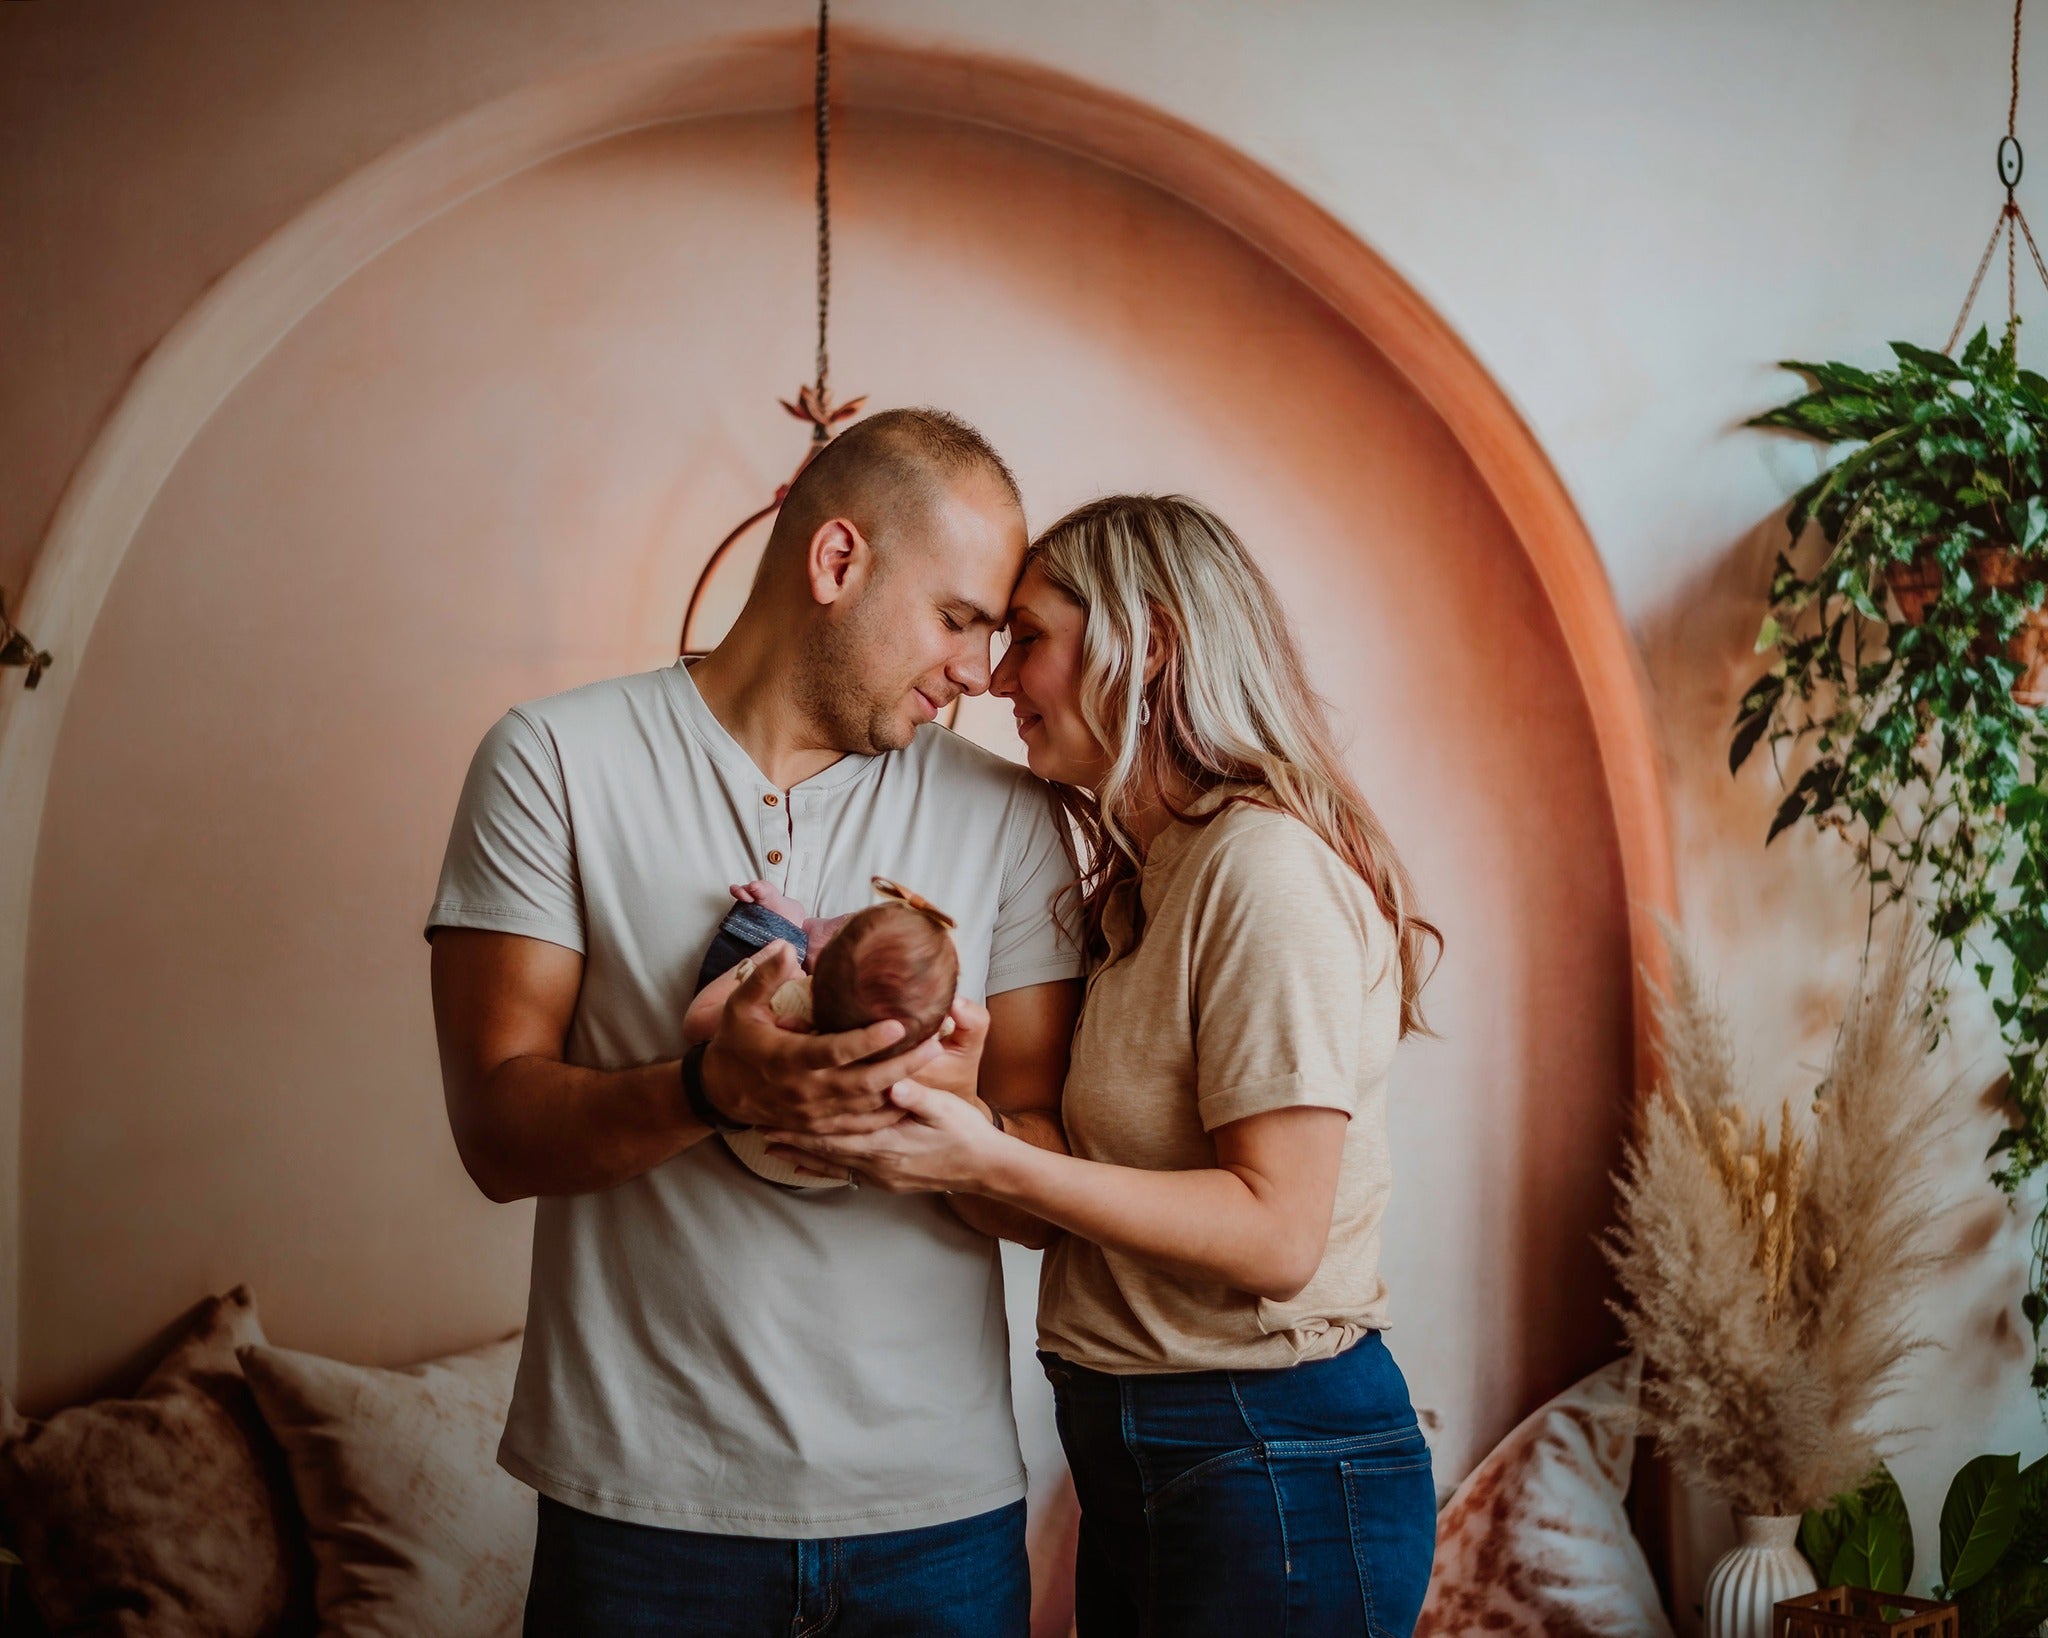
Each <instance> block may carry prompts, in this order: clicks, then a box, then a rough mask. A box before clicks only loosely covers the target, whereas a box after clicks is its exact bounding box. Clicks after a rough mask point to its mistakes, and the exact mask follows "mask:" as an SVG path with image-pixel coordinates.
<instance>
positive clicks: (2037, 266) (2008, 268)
mask: <svg viewBox="0 0 2048 1638" xmlns="http://www.w3.org/2000/svg"><path fill="white" fill-rule="evenodd" d="M2026 4H2027V0H2013V8H2012V95H2011V96H2010V97H2008V98H2007V100H2006V105H2005V135H2004V136H2003V137H2002V138H2000V139H1999V143H1998V180H1999V181H2000V182H2002V183H2003V184H2004V185H2005V203H2004V204H2002V205H2000V206H1999V207H1998V220H1997V221H1996V222H1994V223H1993V224H1992V226H1991V238H1990V239H1989V241H1987V242H1986V244H1985V246H1984V254H1983V255H1982V256H1981V257H1979V258H1978V260H1977V271H1976V274H1975V275H1974V276H1973V277H1972V278H1971V280H1970V293H1969V294H1968V295H1967V296H1965V297H1964V298H1963V310H1962V311H1961V312H1960V313H1958V314H1957V315H1956V324H1955V328H1954V329H1953V330H1951V331H1949V333H1948V344H1947V345H1946V346H1944V347H1943V348H1942V349H1941V350H1942V351H1943V352H1944V353H1952V352H1954V351H1955V350H1956V343H1957V342H1959V341H1961V340H1962V339H1963V327H1964V326H1965V325H1967V324H1968V323H1969V322H1970V310H1971V309H1972V308H1973V307H1975V306H1976V305H1977V292H1978V291H1979V290H1980V289H1982V288H1983V285H1984V275H1985V273H1986V272H1987V271H1988V270H1989V268H1990V266H1991V258H1992V257H1993V256H1994V255H1996V254H1997V252H1998V241H1999V240H2000V239H2001V238H2002V239H2004V240H2005V316H2006V322H2007V324H2008V325H2010V324H2012V323H2014V322H2016V321H2017V320H2018V318H2019V311H2020V288H2019V246H2020V240H2021V239H2022V238H2024V239H2025V240H2026V241H2027V254H2028V255H2029V256H2031V257H2032V258H2033V261H2034V271H2035V272H2037V273H2039V274H2040V275H2041V283H2042V285H2043V286H2044V287H2048V262H2043V261H2042V259H2041V247H2040V246H2039V245H2037V244H2036V243H2035V242H2034V230H2033V229H2032V228H2031V227H2029V226H2028V225H2027V213H2026V212H2025V211H2023V210H2021V209H2020V202H2019V197H2018V194H2017V193H2016V191H2015V190H2016V189H2017V188H2018V187H2019V185H2020V173H2021V171H2022V170H2024V169H2025V165H2026V156H2025V155H2024V154H2023V153H2021V151H2020V139H2019V117H2020V23H2021V20H2022V16H2023V14H2024V12H2025V10H2026Z"/></svg>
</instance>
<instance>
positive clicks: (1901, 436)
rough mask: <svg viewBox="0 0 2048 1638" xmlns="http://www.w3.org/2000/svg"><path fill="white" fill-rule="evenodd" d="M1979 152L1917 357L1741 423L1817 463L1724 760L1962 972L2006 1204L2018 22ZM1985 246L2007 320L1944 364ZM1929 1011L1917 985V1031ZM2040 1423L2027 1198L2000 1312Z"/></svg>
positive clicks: (2025, 553)
mask: <svg viewBox="0 0 2048 1638" xmlns="http://www.w3.org/2000/svg"><path fill="white" fill-rule="evenodd" d="M2024 11H2025V0H2014V4H2013V14H2012V62H2011V95H2010V98H2009V100H2008V101H2007V103H2006V112H2005V135H2004V137H2003V138H2002V139H2001V140H2000V142H1999V144H1998V179H1999V182H2000V183H2001V184H2002V186H2003V188H2004V191H2005V198H2004V201H2003V202H2002V203H2001V204H2000V206H1999V208H1998V216H1997V219H1996V221H1995V222H1994V223H1993V224H1992V229H1991V237H1990V239H1989V241H1988V242H1987V243H1986V244H1985V246H1984V254H1983V255H1982V256H1981V257H1980V258H1979V259H1978V262H1977V271H1976V274H1975V276H1974V277H1973V278H1972V279H1971V281H1970V289H1969V293H1968V295H1966V296H1965V297H1964V298H1963V308H1962V311H1961V313H1959V314H1958V315H1957V317H1956V322H1955V327H1954V328H1953V329H1952V330H1951V331H1950V332H1949V338H1948V345H1947V346H1945V347H1944V348H1943V349H1942V350H1941V351H1940V352H1938V353H1937V352H1933V351H1930V350H1929V349H1927V348H1925V347H1915V346H1913V345H1912V344H1911V343H1908V342H1903V341H1895V342H1893V343H1892V344H1891V348H1892V353H1893V356H1894V358H1895V360H1896V362H1895V363H1894V364H1893V366H1892V367H1891V368H1889V369H1884V370H1862V369H1858V368H1856V367H1854V366H1853V365H1849V364H1840V363H1829V364H1802V363H1788V364H1787V365H1786V366H1785V368H1787V369H1790V370H1796V371H1798V372H1799V373H1800V374H1802V375H1804V376H1805V377H1806V378H1807V381H1808V383H1809V390H1808V391H1807V392H1805V393H1802V394H1801V395H1800V396H1799V397H1797V398H1795V399H1793V400H1792V401H1791V402H1790V403H1787V404H1783V405H1780V406H1779V407H1778V408H1777V409H1774V410H1771V411H1769V412H1768V413H1766V414H1764V415H1760V416H1758V417H1756V419H1755V420H1754V421H1752V422H1751V423H1750V424H1751V425H1753V426H1762V427H1775V428H1779V429H1782V430H1784V431H1787V432H1793V433H1799V434H1802V435H1804V436H1806V437H1809V438H1813V439H1816V440H1818V441H1819V442H1821V443H1823V444H1826V445H1828V446H1830V447H1831V448H1833V449H1835V450H1837V451H1839V455H1838V458H1837V459H1836V460H1835V462H1834V464H1833V465H1832V466H1831V467H1829V468H1828V470H1826V471H1824V472H1822V473H1821V474H1820V476H1818V477H1817V478H1815V479H1814V480H1813V481H1812V482H1811V483H1809V484H1807V485H1806V487H1805V488H1803V489H1801V490H1800V491H1799V493H1798V494H1797V495H1795V496H1794V497H1793V498H1792V506H1791V511H1790V514H1789V516H1788V518H1787V523H1788V528H1789V532H1790V536H1791V539H1790V543H1789V546H1788V549H1787V550H1786V551H1783V552H1780V553H1779V554H1778V559H1777V565H1776V568H1775V570H1774V572H1773V574H1772V576H1771V592H1770V609H1769V612H1768V613H1767V614H1766V615H1765V618H1764V622H1763V629H1762V630H1761V631H1760V632H1759V633H1758V634H1757V642H1756V647H1757V651H1758V652H1759V653H1769V654H1771V655H1772V661H1771V667H1770V669H1769V670H1768V671H1767V672H1765V673H1764V675H1763V676H1761V677H1759V678H1758V679H1757V680H1756V682H1754V683H1753V684H1751V686H1750V688H1749V690H1748V692H1747V693H1745V694H1744V695H1743V697H1742V704H1741V706H1740V707H1739V708H1738V710H1737V712H1736V718H1735V726H1734V739H1733V742H1732V744H1731V745H1730V746H1729V753H1728V766H1729V769H1730V770H1731V771H1734V770H1737V769H1740V768H1741V767H1742V765H1743V763H1744V762H1745V761H1746V760H1748V758H1749V756H1750V755H1751V753H1752V752H1754V751H1755V750H1756V748H1757V746H1758V745H1760V744H1768V745H1769V746H1770V749H1771V753H1772V755H1773V757H1774V759H1775V760H1776V762H1777V765H1778V768H1779V772H1780V774H1781V775H1782V774H1784V773H1785V772H1786V770H1787V767H1788V764H1789V765H1790V766H1792V767H1796V768H1797V769H1798V774H1797V777H1796V778H1795V779H1794V780H1793V781H1792V782H1791V787H1790V789H1789V790H1788V791H1787V793H1786V796H1785V799H1784V801H1783V802H1782V803H1781V804H1780V806H1779V808H1778V811H1777V813H1776V815H1775V816H1774V817H1773V818H1772V820H1771V826H1770V831H1769V833H1768V835H1767V836H1766V837H1765V841H1766V843H1768V842H1770V841H1772V840H1775V839H1776V838H1777V837H1778V836H1779V835H1781V834H1782V833H1783V832H1784V831H1785V830H1787V829H1788V828H1790V827H1791V826H1793V825H1797V824H1801V823H1806V824H1812V825H1814V826H1817V827H1818V828H1820V829H1822V830H1827V831H1832V832H1834V833H1835V834H1837V835H1839V836H1840V837H1841V838H1842V839H1843V840H1844V841H1846V842H1847V843H1848V845H1849V847H1850V849H1851V851H1852V852H1853V853H1854V855H1855V858H1856V862H1857V864H1858V865H1859V866H1860V867H1861V869H1862V873H1863V878H1864V881H1865V883H1866V884H1867V886H1868V898H1867V914H1868V920H1869V923H1870V924H1873V925H1874V924H1875V922H1876V920H1877V918H1878V916H1879V915H1880V914H1881V913H1883V912H1884V911H1885V910H1886V909H1887V908H1888V907H1890V906H1893V905H1899V906H1902V907H1904V908H1905V909H1907V910H1908V911H1909V912H1910V913H1912V914H1915V915H1917V916H1918V917H1919V919H1920V920H1921V922H1922V924H1923V925H1924V926H1925V927H1926V928H1927V929H1928V930H1929V931H1930V932H1931V933H1932V934H1933V937H1934V941H1935V946H1936V948H1937V949H1938V948H1939V947H1940V946H1943V945H1946V946H1947V947H1948V949H1949V950H1950V951H1952V952H1953V954H1954V955H1955V957H1956V963H1957V967H1958V969H1959V970H1962V971H1966V972H1970V973H1974V974H1975V976H1976V978H1977V981H1978V982H1979V983H1980V984H1982V985H1983V987H1984V989H1985V991H1986V993H1987V994H1988V995H1989V996H1990V998H1991V1005H1992V1010H1993V1012H1994V1014H1995V1016H1996V1017H1997V1020H1998V1028H1999V1034H2000V1037H2001V1040H2002V1043H2003V1045H2004V1048H2005V1056H2006V1071H2007V1074H2006V1082H2005V1086H2004V1089H2003V1090H2004V1094H2005V1101H2006V1106H2007V1109H2008V1111H2009V1114H2010V1117H2011V1119H2010V1123H2009V1124H2008V1126H2007V1128H2006V1129H2005V1130H2004V1131H2003V1132H2001V1133H2000V1134H1999V1135H1998V1139H1997V1141H1996V1142H1994V1143H1993V1144H1992V1145H1991V1148H1990V1150H1989V1152H1988V1153H1987V1155H1986V1157H1985V1158H1986V1160H1987V1161H1989V1162H1992V1163H1994V1170H1993V1172H1992V1178H1993V1181H1995V1182H1996V1183H1997V1184H1998V1186H1999V1187H2000V1188H2001V1189H2003V1190H2005V1191H2006V1192H2007V1193H2008V1194H2016V1193H2018V1191H2019V1190H2020V1188H2021V1187H2022V1186H2023V1185H2024V1184H2025V1183H2026V1182H2027V1181H2028V1180H2029V1179H2030V1178H2032V1177H2034V1176H2035V1175H2036V1174H2037V1173H2039V1172H2040V1171H2041V1170H2042V1169H2043V1168H2044V1167H2048V792H2044V791H2043V790H2042V788H2041V785H2040V780H2041V778H2042V777H2043V776H2044V775H2048V720H2044V717H2048V713H2044V712H2043V711H2042V707H2043V705H2044V704H2048V613H2044V611H2043V606H2042V603H2043V591H2044V588H2048V492H2044V483H2043V473H2044V466H2048V378H2044V377H2042V376H2040V375H2037V374H2035V373H2034V372H2033V371H2032V370H2023V369H2021V368H2020V364H2019V283H2018V277H2019V250H2020V245H2021V243H2022V241H2024V242H2025V244H2026V247H2027V254H2028V256H2029V257H2030V259H2031V260H2032V262H2033V265H2034V269H2035V271H2036V272H2037V273H2039V274H2040V276H2041V279H2042V282H2043V284H2044V285H2048V261H2044V260H2043V259H2042V256H2041V251H2040V247H2039V246H2038V245H2037V244H2036V243H2035V242H2034V233H2033V229H2032V228H2031V227H2029V226H2028V224H2027V218H2026V213H2025V212H2024V211H2023V210H2021V209H2020V203H2019V196H2018V192H2017V190H2018V186H2019V181H2020V176H2021V173H2022V171H2023V169H2024V167H2025V161H2024V156H2023V155H2022V153H2021V151H2020V144H2019V138H2018V136H2017V134H2016V132H2017V130H2018V120H2019V101H2020V27H2021V21H2022V18H2023V15H2024ZM2001 239H2003V240H2004V241H2005V293H2006V326H2005V330H2004V332H2003V334H2002V335H2001V336H2000V338H1999V339H1998V341H1996V342H1995V343H1994V342H1993V341H1992V339H1991V335H1990V332H1989V330H1988V329H1980V330H1979V331H1978V332H1977V333H1976V335H1974V336H1973V337H1971V338H1970V340H1969V342H1968V344H1967V345H1966V346H1964V348H1963V350H1962V353H1961V355H1960V357H1958V356H1956V343H1957V342H1958V341H1960V340H1961V339H1962V336H1963V332H1964V328H1965V327H1966V326H1967V325H1968V323H1969V318H1970V310H1971V308H1972V307H1974V306H1975V305H1976V301H1977V293H1978V291H1979V289H1981V288H1982V286H1983V283H1984V275H1985V273H1986V271H1987V270H1988V269H1989V268H1990V266H1991V260H1992V257H1993V256H1994V255H1995V254H1996V253H1997V250H1998V245H1999V241H2000V240H2001ZM1946 1003H1947V996H1946V994H1945V992H1943V991H1942V990H1941V989H1939V988H1936V989H1932V990H1931V991H1930V993H1929V1001H1928V1006H1929V1010H1930V1013H1931V1015H1932V1016H1933V1020H1934V1023H1935V1027H1936V1038H1937V1039H1938V1038H1939V1033H1940V1031H1941V1029H1942V1028H1943V1027H1944V1026H1945V1021H1946V1020H1945V1014H1946ZM2020 1309H2021V1312H2022V1313H2023V1314H2024V1315H2025V1317H2026V1320H2027V1325H2028V1328H2029V1330H2030V1331H2031V1332H2032V1335H2033V1339H2034V1364H2033V1372H2032V1379H2033V1385H2034V1391H2035V1393H2036V1395H2037V1396H2038V1397H2039V1398H2040V1399H2041V1402H2042V1405H2043V1408H2044V1411H2048V1350H2044V1349H2043V1347H2042V1329H2043V1325H2044V1322H2048V1204H2043V1205H2042V1206H2040V1207H2039V1208H2038V1209H2037V1211H2036V1213H2035V1217H2034V1232H2033V1258H2032V1262H2031V1264H2030V1267H2029V1272H2028V1281H2027V1290H2026V1294H2025V1295H2024V1297H2023V1298H2022V1299H2021V1302H2020Z"/></svg>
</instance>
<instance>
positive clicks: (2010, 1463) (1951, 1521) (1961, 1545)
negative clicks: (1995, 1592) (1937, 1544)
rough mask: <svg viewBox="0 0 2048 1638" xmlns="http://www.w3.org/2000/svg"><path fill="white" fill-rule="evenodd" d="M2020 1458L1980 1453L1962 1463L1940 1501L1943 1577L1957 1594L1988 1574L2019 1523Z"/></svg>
mask: <svg viewBox="0 0 2048 1638" xmlns="http://www.w3.org/2000/svg"><path fill="white" fill-rule="evenodd" d="M2019 1473H2020V1458H2019V1453H2018V1452H2017V1451H2015V1452H2014V1453H2013V1454H2012V1455H2010V1456H1978V1457H1975V1458H1973V1459H1972V1460H1970V1461H1967V1462H1965V1463H1964V1464H1963V1466H1962V1468H1961V1469H1960V1471H1958V1472H1957V1474H1956V1476H1955V1480H1954V1482H1953V1483H1952V1484H1950V1485H1949V1487H1948V1499H1947V1500H1946V1501H1944V1502H1943V1503H1942V1504H1941V1580H1942V1585H1943V1586H1944V1587H1945V1588H1946V1589H1947V1595H1948V1596H1949V1597H1951V1598H1952V1597H1954V1596H1955V1595H1956V1594H1957V1593H1959V1592H1962V1591H1964V1590H1966V1589H1967V1588H1969V1587H1971V1586H1972V1585H1974V1584H1975V1583H1976V1582H1978V1581H1980V1580H1982V1579H1983V1578H1984V1577H1985V1576H1986V1575H1988V1574H1989V1573H1990V1572H1991V1570H1992V1568H1993V1567H1994V1566H1995V1565H1996V1564H1997V1563H1998V1561H1999V1559H2000V1558H2002V1557H2004V1555H2005V1550H2006V1548H2007V1547H2009V1546H2010V1545H2011V1544H2012V1538H2013V1533H2014V1531H2016V1530H2017V1529H2018V1528H2019V1522H2020V1482H2019Z"/></svg>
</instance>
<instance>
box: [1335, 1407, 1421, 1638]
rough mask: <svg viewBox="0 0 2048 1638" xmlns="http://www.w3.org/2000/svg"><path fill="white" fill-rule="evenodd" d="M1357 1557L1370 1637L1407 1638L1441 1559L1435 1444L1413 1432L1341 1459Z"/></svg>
mask: <svg viewBox="0 0 2048 1638" xmlns="http://www.w3.org/2000/svg"><path fill="white" fill-rule="evenodd" d="M1339 1467H1340V1470H1341V1472H1342V1473H1343V1476H1344V1506H1345V1511H1346V1513H1347V1514H1348V1516H1349V1522H1350V1526H1351V1555H1352V1557H1353V1559H1355V1560H1356V1562H1357V1565H1358V1589H1359V1592H1360V1593H1361V1594H1362V1595H1363V1597H1364V1599H1365V1618H1366V1630H1367V1632H1368V1633H1370V1634H1371V1638H1409V1635H1410V1634H1411V1633H1413V1632H1414V1630H1415V1621H1416V1617H1418V1616H1419V1615H1421V1613H1422V1600H1423V1597H1424V1595H1425V1594H1427V1593H1428V1591H1429V1570H1430V1563H1431V1561H1432V1559H1434V1557H1435V1556H1436V1484H1435V1481H1434V1479H1433V1478H1432V1477H1431V1473H1430V1458H1429V1445H1428V1442H1427V1441H1426V1440H1424V1438H1423V1437H1422V1430H1421V1429H1420V1428H1417V1429H1416V1430H1415V1432H1414V1434H1413V1435H1412V1437H1408V1438H1403V1439H1400V1440H1397V1441H1394V1442H1392V1443H1390V1444H1388V1445H1386V1446H1385V1447H1383V1448H1382V1449H1379V1450H1375V1451H1371V1452H1369V1453H1365V1454H1361V1455H1358V1456H1353V1457H1349V1458H1347V1459H1346V1460H1344V1461H1343V1462H1341V1463H1340V1464H1339Z"/></svg>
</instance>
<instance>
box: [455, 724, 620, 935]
mask: <svg viewBox="0 0 2048 1638" xmlns="http://www.w3.org/2000/svg"><path fill="white" fill-rule="evenodd" d="M437 927H476V928H482V929H484V930H486V931H489V932H496V933H521V934H524V935H526V936H527V937H529V938H540V939H546V940H547V941H548V942H549V943H551V944H560V945H564V946H566V947H567V948H569V949H571V950H575V951H577V952H578V953H579V954H580V953H581V952H582V950H583V948H584V942H583V895H582V892H581V890H580V887H579V885H578V882H577V875H576V846H575V838H574V835H573V833H572V831H571V827H570V824H569V802H568V794H567V791H566V789H565V787H564V785H563V782H562V770H561V767H560V765H559V764H558V763H557V762H556V760H555V756H554V752H553V750H552V749H551V748H550V746H549V744H548V742H547V741H546V740H545V739H544V738H542V736H541V734H540V732H539V730H538V729H536V728H535V727H534V726H533V724H532V723H531V722H530V721H529V720H528V719H527V718H526V717H525V716H524V715H522V714H521V713H520V712H518V711H516V710H515V711H508V712H507V713H506V714H505V715H504V716H503V717H501V718H499V719H498V722H497V723H496V725H495V726H493V727H492V729H491V731H490V732H489V733H487V734H485V735H484V738H483V743H482V744H481V745H479V746H478V747H477V751H476V755H475V757H474V758H473V759H471V761H470V764H469V777H468V778H467V779H466V780H464V781H463V786H462V799H461V801H460V802H458V803H457V804H456V808H455V824H454V826H453V828H452V829H451V830H450V831H449V834H448V851H447V853H446V854H445V855H444V856H443V858H442V861H441V882H440V886H439V887H438V888H437V889H436V890H435V894H434V907H433V909H432V910H431V911H430V912H428V915H427V937H429V938H432V937H433V936H434V929H435V928H437Z"/></svg>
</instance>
